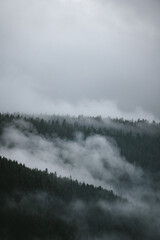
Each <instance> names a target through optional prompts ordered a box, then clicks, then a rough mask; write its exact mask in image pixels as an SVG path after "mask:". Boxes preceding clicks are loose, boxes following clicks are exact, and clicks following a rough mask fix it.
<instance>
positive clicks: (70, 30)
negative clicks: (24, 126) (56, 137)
mask: <svg viewBox="0 0 160 240" xmlns="http://www.w3.org/2000/svg"><path fill="white" fill-rule="evenodd" d="M159 12H160V1H159V0H139V1H138V0H134V1H133V0H131V1H127V0H121V1H118V0H46V1H43V0H14V1H12V0H1V1H0V32H1V34H0V111H5V112H6V111H9V112H15V111H21V112H27V113H33V112H35V113H50V114H52V113H60V114H66V113H69V114H72V115H74V114H89V115H100V114H101V115H102V116H108V115H111V117H112V116H113V117H115V116H118V117H122V116H124V117H126V118H132V117H133V118H138V117H140V118H142V117H145V118H148V119H153V118H154V119H158V120H159V119H160V107H159V103H160V94H159V92H160V79H159V77H160V27H159V26H160V14H159Z"/></svg>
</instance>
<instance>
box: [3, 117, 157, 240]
mask: <svg viewBox="0 0 160 240" xmlns="http://www.w3.org/2000/svg"><path fill="white" fill-rule="evenodd" d="M44 119H45V118H44ZM44 119H42V118H38V117H31V116H20V115H10V114H0V143H1V145H3V144H4V143H3V141H2V139H3V138H1V136H2V134H3V131H4V129H5V128H6V127H8V126H10V125H12V126H13V125H16V128H20V129H21V131H24V132H25V134H27V131H29V132H30V133H32V132H33V133H34V134H37V135H41V136H43V137H45V138H47V139H50V140H52V141H54V138H56V137H58V138H60V139H66V140H74V138H75V136H76V133H77V132H81V133H83V135H84V138H87V137H88V136H91V135H95V134H99V135H102V136H104V137H106V138H110V139H112V140H113V141H114V142H115V144H117V146H118V147H119V149H120V153H121V155H122V156H124V157H125V158H126V160H127V161H129V162H131V163H132V164H134V165H137V166H141V167H142V169H143V170H144V172H145V173H146V174H147V176H149V177H150V178H151V179H152V180H153V187H154V191H157V192H158V189H159V183H160V124H158V123H155V122H153V123H152V124H151V123H150V124H149V123H148V122H147V121H145V120H138V121H136V122H133V121H125V120H123V119H113V120H111V124H110V125H107V124H106V125H105V124H104V123H103V120H102V119H101V117H97V118H89V119H88V120H87V119H86V120H85V119H83V117H82V116H80V117H78V118H74V119H71V118H69V117H68V118H64V117H58V116H54V117H50V118H48V120H44ZM46 119H47V117H46ZM17 120H18V121H19V120H24V121H25V122H27V123H28V124H29V125H28V129H27V131H26V130H25V127H24V129H22V126H20V125H19V124H18V121H17ZM88 122H89V123H88ZM115 126H116V127H115ZM115 177H116V176H115ZM124 181H127V180H126V179H124ZM102 203H105V206H106V207H104V208H103V207H102V206H101V204H102ZM102 205H103V204H102ZM117 205H118V207H117ZM124 206H125V208H124ZM128 207H129V208H131V206H128V202H127V201H126V200H123V199H121V198H120V197H118V196H116V195H114V194H113V192H112V191H107V190H104V189H102V188H101V187H94V186H93V185H88V184H85V183H79V182H78V181H74V180H72V179H68V178H61V177H57V174H56V173H48V170H47V169H46V171H40V170H38V169H32V170H31V169H29V168H26V167H25V166H24V165H22V164H18V163H17V162H16V161H11V160H7V159H6V158H3V157H0V239H2V240H5V239H7V240H11V239H15V240H18V239H24V240H25V239H28V240H30V239H31V240H32V239H33V240H36V239H37V240H38V239H40V240H42V239H43V240H51V239H54V240H56V239H57V240H60V239H65V240H67V239H71V240H72V239H73V240H74V239H75V240H83V239H85V240H87V239H88V240H90V239H93V240H94V239H95V240H97V239H98V240H99V239H100V240H101V239H113V240H114V239H120V240H121V239H122V240H123V239H124V240H130V239H131V240H132V239H133V240H135V239H136V240H146V239H148V240H159V239H160V231H159V220H158V219H159V215H157V216H156V214H155V213H156V210H155V209H156V206H154V204H152V203H151V207H152V208H153V209H154V207H155V209H154V211H155V212H154V213H151V214H150V213H148V212H145V211H144V209H141V208H138V207H135V206H134V211H133V212H132V214H130V211H128V210H124V211H123V210H121V209H127V208H128Z"/></svg>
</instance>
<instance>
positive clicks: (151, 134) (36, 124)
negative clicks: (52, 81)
mask: <svg viewBox="0 0 160 240" xmlns="http://www.w3.org/2000/svg"><path fill="white" fill-rule="evenodd" d="M20 119H23V120H25V121H26V122H28V123H29V124H30V132H32V131H35V130H36V132H37V134H40V135H43V136H45V137H47V138H53V137H59V138H62V139H69V140H73V139H74V138H75V135H76V133H77V132H81V133H83V135H84V138H86V137H88V136H91V135H95V134H98V135H102V136H105V137H111V138H113V139H114V140H115V142H116V143H117V146H118V147H119V149H120V152H121V155H122V156H124V157H125V158H126V159H127V161H129V162H131V163H133V164H135V165H138V166H141V167H142V168H143V169H144V170H146V171H148V172H149V173H150V174H151V175H152V176H153V178H155V179H157V178H159V172H160V161H159V159H160V123H155V122H154V121H153V123H149V122H147V121H146V120H138V121H128V120H123V119H109V120H110V123H109V124H105V123H104V121H103V119H101V117H95V118H94V117H93V118H92V117H91V118H85V117H82V116H79V117H78V118H71V117H60V116H54V117H45V116H44V117H43V118H42V117H41V118H40V117H31V116H23V115H22V116H21V115H18V114H17V115H12V114H0V134H2V132H3V129H4V127H5V126H7V125H8V124H12V123H13V121H15V120H20ZM16 127H18V125H17V126H16ZM33 129H34V130H33Z"/></svg>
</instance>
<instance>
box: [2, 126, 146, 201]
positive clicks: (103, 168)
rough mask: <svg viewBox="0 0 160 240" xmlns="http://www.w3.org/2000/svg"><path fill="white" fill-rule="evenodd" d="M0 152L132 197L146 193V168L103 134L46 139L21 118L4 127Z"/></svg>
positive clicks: (30, 165) (25, 162) (41, 167)
mask: <svg viewBox="0 0 160 240" xmlns="http://www.w3.org/2000/svg"><path fill="white" fill-rule="evenodd" d="M17 124H18V126H19V127H18V128H17V127H16V125H17ZM22 129H23V131H22ZM31 129H32V133H31V132H30V131H29V130H31ZM0 154H1V155H2V156H5V157H7V158H10V159H12V160H14V159H15V160H17V161H18V162H20V163H23V164H25V165H26V166H28V167H31V168H38V169H42V170H45V169H46V168H47V169H48V171H49V172H55V171H56V172H57V174H58V175H61V176H67V177H70V176H71V177H72V178H73V179H77V180H79V181H80V182H83V181H84V182H86V183H89V184H93V185H95V186H102V187H104V188H106V189H110V190H113V191H114V192H115V193H116V194H118V195H121V196H123V197H127V198H129V199H130V200H132V199H134V198H135V197H136V198H139V200H140V198H141V197H142V196H143V195H144V194H146V189H145V188H144V189H143V186H144V185H145V184H146V183H145V180H144V172H143V170H142V169H141V168H140V167H138V166H135V165H133V164H131V163H129V162H128V161H127V160H126V159H125V158H124V157H122V156H121V155H120V151H119V149H118V147H117V146H116V143H115V142H114V141H113V140H112V139H110V138H105V137H103V136H99V135H94V136H89V137H87V138H86V139H85V138H84V137H83V134H82V133H77V135H76V136H75V139H74V140H72V141H70V140H64V139H63V140H62V139H60V138H58V137H53V138H48V139H47V138H45V137H42V136H40V135H37V134H36V131H35V130H34V129H33V127H32V126H31V125H30V124H29V123H26V122H24V121H19V122H17V123H16V122H15V124H14V125H10V126H8V127H7V128H5V129H4V131H3V135H2V137H1V146H0ZM142 189H143V191H142Z"/></svg>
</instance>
